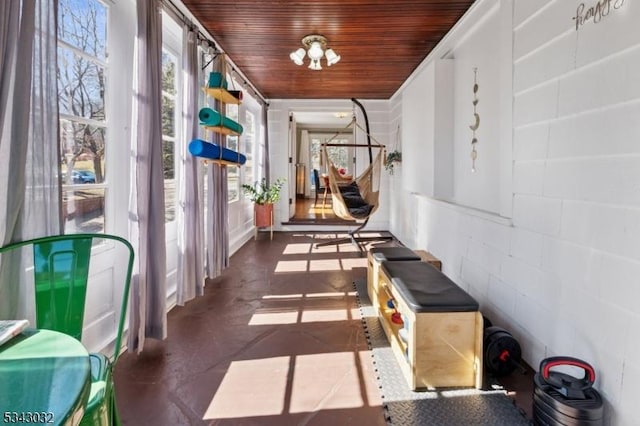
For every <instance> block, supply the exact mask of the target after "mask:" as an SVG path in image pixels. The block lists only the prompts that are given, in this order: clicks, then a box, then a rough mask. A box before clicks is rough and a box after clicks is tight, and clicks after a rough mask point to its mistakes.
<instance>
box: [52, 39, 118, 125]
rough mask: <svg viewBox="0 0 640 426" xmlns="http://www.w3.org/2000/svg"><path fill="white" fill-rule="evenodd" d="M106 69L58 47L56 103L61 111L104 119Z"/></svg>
mask: <svg viewBox="0 0 640 426" xmlns="http://www.w3.org/2000/svg"><path fill="white" fill-rule="evenodd" d="M105 84H106V78H105V69H104V68H103V67H102V66H100V65H98V64H97V63H96V62H93V61H90V60H88V59H86V58H84V57H82V56H79V55H76V54H75V53H73V52H72V51H71V50H69V49H67V48H65V47H58V105H59V108H60V113H61V114H68V115H74V116H76V117H83V118H90V119H93V120H100V121H104V119H105V113H104V94H105Z"/></svg>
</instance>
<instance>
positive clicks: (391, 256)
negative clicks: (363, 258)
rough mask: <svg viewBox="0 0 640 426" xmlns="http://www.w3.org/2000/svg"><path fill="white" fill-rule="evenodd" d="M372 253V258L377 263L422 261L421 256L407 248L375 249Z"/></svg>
mask: <svg viewBox="0 0 640 426" xmlns="http://www.w3.org/2000/svg"><path fill="white" fill-rule="evenodd" d="M370 251H371V257H373V259H375V260H376V261H377V262H384V261H385V260H420V256H418V255H417V254H416V253H415V252H414V251H413V250H411V249H408V248H406V247H374V248H372V249H371V250H370Z"/></svg>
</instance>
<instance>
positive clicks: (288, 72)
mask: <svg viewBox="0 0 640 426" xmlns="http://www.w3.org/2000/svg"><path fill="white" fill-rule="evenodd" d="M182 1H183V3H184V5H185V6H186V7H187V8H188V9H189V10H190V11H191V13H192V14H193V15H194V16H195V17H196V18H197V19H198V20H199V21H200V22H201V23H202V25H204V26H205V27H206V28H207V30H208V31H209V33H210V34H211V35H212V36H213V37H214V39H215V40H216V42H217V43H218V44H219V45H220V47H221V48H222V49H223V50H224V51H225V52H226V53H227V55H228V56H229V57H230V58H231V60H232V61H233V62H234V63H235V64H236V65H237V66H238V68H240V70H241V71H242V72H243V73H244V74H245V75H246V76H247V78H248V79H249V80H250V81H251V83H253V84H254V85H255V86H256V88H257V89H258V90H259V91H260V92H261V93H262V94H263V95H264V96H265V97H266V98H267V99H349V98H352V97H353V98H359V99H388V98H390V97H391V96H392V95H393V94H394V93H395V91H396V90H397V89H398V88H399V87H400V86H401V85H402V83H403V82H404V81H405V80H406V79H407V77H408V76H409V75H410V74H411V72H412V71H413V70H414V69H415V68H416V67H417V66H418V65H419V64H420V63H421V62H422V60H423V59H424V58H425V57H426V56H427V54H428V53H429V52H430V51H431V50H432V49H433V48H434V47H435V46H436V44H437V43H438V42H439V41H440V40H441V39H442V37H443V36H444V35H445V34H446V33H447V32H448V31H449V29H450V28H451V27H452V26H453V25H454V24H455V23H456V22H457V21H458V19H460V17H461V16H462V15H463V14H464V13H465V12H466V11H467V9H468V8H469V7H470V6H471V4H472V3H473V1H474V0H460V1H457V0H409V1H394V0H384V1H381V0H369V1H364V0H274V1H266V0H207V1H203V0H182ZM308 34H321V35H324V36H325V37H326V38H327V39H328V47H330V48H332V49H333V50H334V51H335V52H336V53H337V54H338V55H340V56H341V57H342V59H341V61H340V62H338V63H337V64H335V65H333V66H331V67H327V66H326V61H325V60H324V58H323V59H322V68H323V69H322V70H321V71H314V70H311V69H309V68H308V64H309V59H308V58H305V61H304V62H305V63H304V65H301V66H297V65H295V64H294V63H293V62H292V61H291V59H289V53H291V52H292V51H294V50H296V49H297V48H299V47H303V46H302V43H301V40H302V38H303V37H304V36H306V35H308Z"/></svg>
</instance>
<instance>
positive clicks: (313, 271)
mask: <svg viewBox="0 0 640 426" xmlns="http://www.w3.org/2000/svg"><path fill="white" fill-rule="evenodd" d="M330 237H335V234H314V233H308V232H307V233H305V232H300V233H275V234H274V239H273V241H269V238H268V234H260V235H259V237H258V240H257V241H254V240H251V241H250V242H248V243H247V244H246V245H245V246H243V247H242V248H241V249H240V250H239V251H238V252H237V253H236V254H234V256H233V257H232V258H231V267H230V268H229V269H228V270H226V271H225V272H224V274H223V276H222V277H219V278H217V279H215V280H212V281H210V282H208V283H207V285H206V287H205V295H204V296H203V297H200V298H197V299H195V300H193V301H191V302H188V303H187V305H186V306H184V307H176V308H174V309H172V310H171V312H169V315H168V338H167V339H166V340H165V341H162V342H160V341H153V340H151V341H147V343H146V346H145V350H144V351H143V353H142V354H141V355H135V354H129V353H126V354H124V355H123V356H122V357H121V358H120V359H119V360H118V365H117V367H116V372H115V385H116V395H117V404H118V409H119V412H120V417H121V419H122V421H123V423H124V424H126V425H351V424H352V425H374V426H375V425H384V424H386V423H385V419H384V413H383V408H382V402H381V399H380V394H379V390H378V384H377V382H376V381H375V377H374V373H373V370H374V369H373V367H372V360H371V355H370V353H369V351H368V350H367V342H366V338H365V335H364V332H363V329H362V324H361V321H360V317H359V310H358V307H357V300H356V296H355V293H354V290H353V285H352V281H353V278H354V274H356V275H357V276H366V270H365V269H363V268H366V257H361V256H360V255H359V253H358V252H357V251H356V249H355V247H352V246H351V245H342V246H339V247H338V248H336V247H335V246H331V247H322V248H320V249H316V248H315V247H313V243H315V242H318V241H321V240H323V239H325V238H330ZM363 274H364V275H363ZM516 374H517V373H516ZM524 377H526V376H523V378H522V379H520V378H518V377H515V378H514V379H513V380H512V381H513V384H512V386H513V388H514V389H516V390H518V392H517V393H516V394H515V396H514V397H516V398H518V399H519V401H518V402H519V404H524V405H525V407H524V408H525V409H527V408H528V407H526V405H529V406H530V400H531V394H530V393H528V392H529V390H530V386H529V387H528V388H527V386H528V385H527V383H528V382H530V381H531V377H530V376H529V377H527V378H526V379H524ZM526 393H528V394H526Z"/></svg>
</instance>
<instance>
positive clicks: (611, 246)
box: [390, 0, 640, 425]
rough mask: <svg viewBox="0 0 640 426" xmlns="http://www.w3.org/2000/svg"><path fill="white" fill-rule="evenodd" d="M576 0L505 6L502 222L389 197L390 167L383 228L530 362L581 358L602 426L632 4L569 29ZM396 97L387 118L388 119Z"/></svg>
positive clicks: (636, 53)
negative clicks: (433, 259)
mask: <svg viewBox="0 0 640 426" xmlns="http://www.w3.org/2000/svg"><path fill="white" fill-rule="evenodd" d="M506 1H508V0H503V2H506ZM580 3H582V2H581V1H577V0H576V1H568V0H513V3H512V4H513V17H512V21H513V32H512V37H513V154H512V158H511V161H510V165H511V167H512V171H513V182H512V183H513V186H512V188H513V190H512V207H513V210H512V212H513V213H512V216H511V217H502V216H499V215H494V214H489V213H484V212H481V211H478V210H474V209H470V208H467V207H463V206H459V205H456V204H453V203H447V202H443V201H438V200H435V199H432V198H429V197H427V196H423V195H415V194H411V193H408V192H403V191H402V185H401V184H400V183H399V180H400V179H401V178H400V177H399V176H398V175H396V176H394V177H392V178H391V181H390V187H391V188H395V190H394V192H393V194H392V195H391V197H392V200H393V203H392V210H391V212H390V218H391V231H392V232H393V233H394V234H396V235H397V236H398V237H399V238H400V239H401V240H403V242H405V244H407V245H408V246H410V247H413V248H420V249H427V250H429V251H431V252H432V253H434V254H435V255H436V256H437V257H439V258H440V259H441V260H442V261H443V271H444V272H445V273H446V274H447V275H448V276H449V277H450V278H452V279H453V280H454V281H456V282H457V283H458V284H459V285H460V286H461V287H463V288H465V289H466V290H468V291H469V292H470V293H471V294H472V295H473V296H474V297H475V298H477V300H478V301H479V302H480V303H481V307H482V309H483V311H484V312H485V314H486V315H487V316H488V317H489V318H490V319H491V320H492V321H493V322H494V323H496V324H497V325H500V326H503V327H505V328H507V329H509V330H510V331H511V332H512V333H513V334H514V336H515V337H516V338H517V339H518V340H519V341H520V343H521V345H522V348H523V352H524V355H523V356H524V359H525V361H527V362H528V363H529V364H530V365H531V366H533V367H534V368H537V366H538V364H539V362H540V361H541V360H542V359H543V358H545V357H548V356H555V355H569V356H575V357H578V358H582V359H584V360H586V361H588V362H589V363H591V364H592V365H593V366H594V367H595V368H596V372H597V377H598V378H597V382H596V387H597V389H598V390H599V391H600V392H601V394H602V395H603V397H604V399H605V401H606V424H612V425H635V424H638V418H640V416H639V415H638V414H637V407H636V406H637V401H638V400H640V356H638V354H639V353H640V303H638V301H639V300H640V298H639V297H638V296H639V295H640V77H639V76H640V31H638V29H637V23H638V22H639V21H640V2H637V1H630V0H626V1H622V0H619V1H617V2H616V1H615V0H612V1H611V10H610V12H609V13H608V15H606V16H603V17H602V19H600V20H599V22H597V23H594V22H593V20H589V21H587V22H585V23H584V24H583V25H582V26H580V27H579V28H578V30H576V25H575V20H573V19H572V18H573V17H574V16H575V15H576V11H577V7H578V5H579V4H580ZM596 3H598V2H597V1H596V0H593V1H585V2H584V4H585V6H586V7H587V8H588V7H591V6H595V5H596ZM614 3H615V4H616V5H618V6H619V8H618V9H615V8H614V7H613V5H614ZM427 60H429V58H428V59H427ZM401 96H402V92H401V91H400V92H399V94H398V95H397V96H396V97H394V98H393V99H392V101H391V103H392V105H391V108H390V111H391V115H390V123H393V122H394V120H396V121H397V120H399V117H401V115H402V111H401V108H400V107H399V106H398V105H400V104H401V102H400V101H399V99H400V98H401ZM394 105H395V106H394ZM391 126H392V125H391ZM403 155H411V146H406V145H405V146H403Z"/></svg>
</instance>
